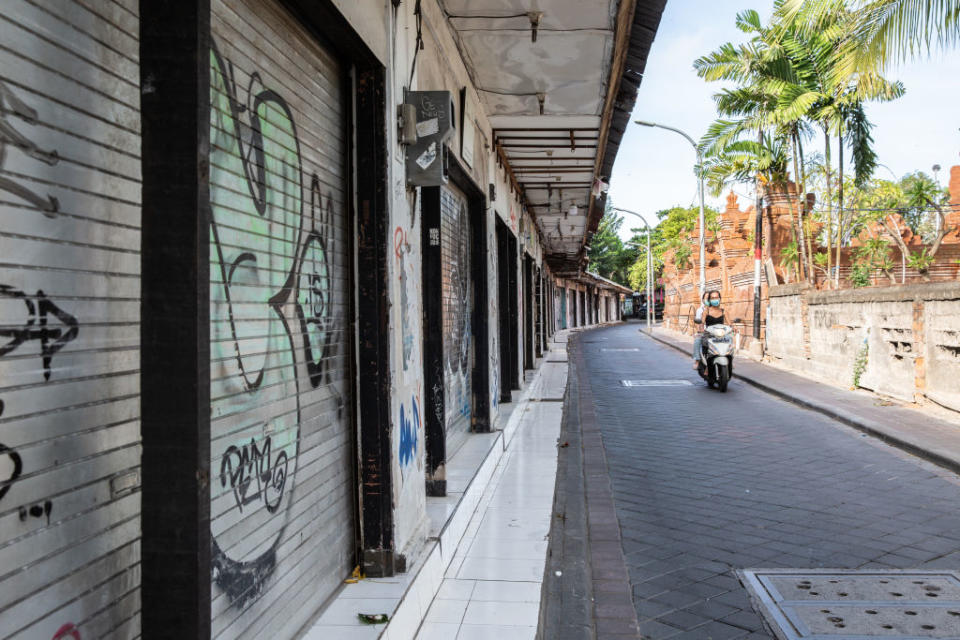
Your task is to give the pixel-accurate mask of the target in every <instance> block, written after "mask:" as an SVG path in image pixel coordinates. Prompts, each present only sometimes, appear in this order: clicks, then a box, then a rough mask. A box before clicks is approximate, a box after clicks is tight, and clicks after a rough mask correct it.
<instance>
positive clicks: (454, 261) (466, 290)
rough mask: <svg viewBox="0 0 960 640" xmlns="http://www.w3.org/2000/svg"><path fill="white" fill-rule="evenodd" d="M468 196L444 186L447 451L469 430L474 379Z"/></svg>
mask: <svg viewBox="0 0 960 640" xmlns="http://www.w3.org/2000/svg"><path fill="white" fill-rule="evenodd" d="M467 212H468V209H467V199H466V196H464V195H463V193H461V192H460V191H459V190H458V189H456V188H454V187H452V186H447V187H443V188H441V189H440V227H441V229H440V238H441V240H440V250H441V255H442V260H443V362H444V383H445V384H444V389H445V390H444V401H445V405H446V417H445V424H444V427H445V429H446V433H447V456H448V458H449V456H452V455H453V454H454V453H455V452H456V450H457V449H458V448H459V447H460V445H461V444H462V443H463V440H464V437H465V435H466V434H467V432H468V431H469V430H470V416H471V406H472V383H473V376H472V373H473V340H472V332H471V325H470V321H471V316H472V313H473V277H472V273H471V267H472V265H471V263H470V251H471V248H472V246H471V237H470V218H469V216H468V213H467Z"/></svg>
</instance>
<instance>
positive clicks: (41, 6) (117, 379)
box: [0, 2, 177, 640]
mask: <svg viewBox="0 0 960 640" xmlns="http://www.w3.org/2000/svg"><path fill="white" fill-rule="evenodd" d="M85 4H86V6H83V5H84V3H76V2H57V3H30V2H4V3H3V22H2V26H0V39H2V41H3V47H2V49H0V262H2V263H3V264H2V268H0V549H2V551H0V638H17V639H18V640H19V639H22V640H32V639H34V638H40V639H44V640H45V639H48V638H51V637H54V636H56V637H63V638H80V637H83V638H102V637H117V638H132V637H135V636H137V635H139V632H140V630H139V612H140V608H141V599H140V589H139V586H140V552H141V544H140V515H141V500H140V492H139V488H140V447H141V440H140V399H139V397H138V393H139V390H140V326H139V324H140V315H141V314H140V300H141V283H140V233H141V216H140V198H141V171H140V152H141V137H140V134H141V118H140V104H141V101H140V87H139V85H138V82H139V76H140V69H139V64H138V33H139V29H140V23H139V19H138V17H137V9H138V5H137V3H136V2H110V3H85ZM171 277H177V274H172V275H171Z"/></svg>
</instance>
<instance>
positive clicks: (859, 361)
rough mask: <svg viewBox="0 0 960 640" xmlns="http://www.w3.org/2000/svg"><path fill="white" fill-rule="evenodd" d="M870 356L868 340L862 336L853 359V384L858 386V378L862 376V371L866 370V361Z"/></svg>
mask: <svg viewBox="0 0 960 640" xmlns="http://www.w3.org/2000/svg"><path fill="white" fill-rule="evenodd" d="M869 357H870V342H869V341H868V340H867V339H866V338H864V339H863V344H862V345H860V349H859V350H858V351H857V357H856V359H855V360H854V361H853V386H854V387H859V386H860V378H861V377H862V376H863V372H864V371H866V370H867V362H868V360H869Z"/></svg>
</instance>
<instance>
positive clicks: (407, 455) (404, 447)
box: [399, 396, 420, 468]
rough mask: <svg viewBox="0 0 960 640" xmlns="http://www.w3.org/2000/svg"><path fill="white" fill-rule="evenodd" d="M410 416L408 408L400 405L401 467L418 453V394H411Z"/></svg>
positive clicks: (407, 463) (411, 460)
mask: <svg viewBox="0 0 960 640" xmlns="http://www.w3.org/2000/svg"><path fill="white" fill-rule="evenodd" d="M410 403H411V405H412V406H411V409H410V417H409V418H408V417H407V410H406V408H405V407H404V406H403V405H402V404H401V405H400V451H399V454H400V467H401V468H403V467H406V466H407V465H409V464H410V463H411V462H413V458H414V456H415V454H416V453H417V435H418V434H419V433H420V404H419V403H418V402H417V397H416V396H410Z"/></svg>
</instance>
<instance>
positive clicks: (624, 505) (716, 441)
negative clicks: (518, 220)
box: [581, 324, 960, 640]
mask: <svg viewBox="0 0 960 640" xmlns="http://www.w3.org/2000/svg"><path fill="white" fill-rule="evenodd" d="M581 340H582V348H583V352H584V356H585V361H586V368H587V373H588V375H586V376H581V380H589V383H590V384H591V386H592V391H593V395H594V399H595V403H596V412H597V421H598V423H599V424H600V425H601V430H602V433H603V440H604V445H605V448H606V452H607V459H608V462H609V465H610V476H611V482H612V485H613V494H614V501H615V507H616V512H617V517H618V518H619V521H620V526H621V531H622V540H623V550H624V554H625V558H626V563H627V569H628V571H629V575H630V582H631V587H632V592H633V601H634V605H635V607H636V610H637V613H638V616H639V619H640V626H641V633H642V636H643V637H644V638H649V639H651V640H658V639H660V638H675V639H683V640H686V639H688V638H691V639H694V638H695V639H696V640H727V639H731V638H769V636H768V635H767V633H766V632H765V631H764V630H763V625H762V623H761V621H760V619H759V617H758V616H757V614H756V613H754V611H753V609H752V608H751V606H750V603H749V601H748V599H747V595H746V592H745V590H744V589H743V588H742V587H741V586H740V584H739V582H738V580H737V578H736V576H735V573H734V571H735V570H736V569H742V568H772V567H794V568H812V567H831V568H926V569H935V568H953V569H960V510H958V506H960V480H958V478H957V477H956V476H954V475H953V474H951V473H949V472H947V471H944V470H941V469H939V468H938V467H935V466H933V465H931V464H929V463H926V462H923V461H920V460H918V459H916V458H913V457H911V456H909V455H907V454H905V453H903V452H900V451H898V450H895V449H892V448H890V447H887V446H886V445H883V444H882V443H879V442H878V441H876V440H873V439H872V438H869V437H866V436H864V435H861V434H860V433H859V432H856V431H854V430H852V429H849V428H847V427H845V426H843V425H841V424H839V423H836V422H834V421H832V420H830V419H828V418H826V417H824V416H821V415H820V414H816V413H812V412H810V411H807V410H804V409H801V408H798V407H796V406H793V405H790V404H788V403H786V402H783V401H781V400H778V399H775V398H773V397H772V396H769V395H767V394H765V393H763V392H761V391H759V390H756V389H754V388H752V387H749V386H747V385H745V384H744V383H742V382H739V381H737V380H734V381H733V382H731V384H730V389H729V390H728V392H727V393H726V394H721V393H719V392H717V391H713V390H710V389H708V388H707V387H706V385H705V384H704V383H703V382H702V381H701V380H700V379H699V377H698V376H697V375H696V373H695V372H694V371H692V370H691V369H690V364H689V360H687V359H684V358H683V356H682V355H681V354H680V353H678V352H677V351H675V350H673V349H670V348H669V347H666V346H664V345H662V344H659V343H656V342H654V341H653V340H651V339H649V338H646V337H645V336H642V335H641V334H640V333H639V332H638V325H637V324H628V325H620V326H617V327H612V328H607V329H600V330H596V331H592V332H588V333H585V334H583V335H582V336H581ZM624 348H639V349H640V351H638V352H629V351H613V350H612V349H624ZM604 349H608V351H604ZM622 379H687V380H690V381H693V383H694V384H693V386H690V387H634V388H628V387H623V386H621V385H620V380H622Z"/></svg>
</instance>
